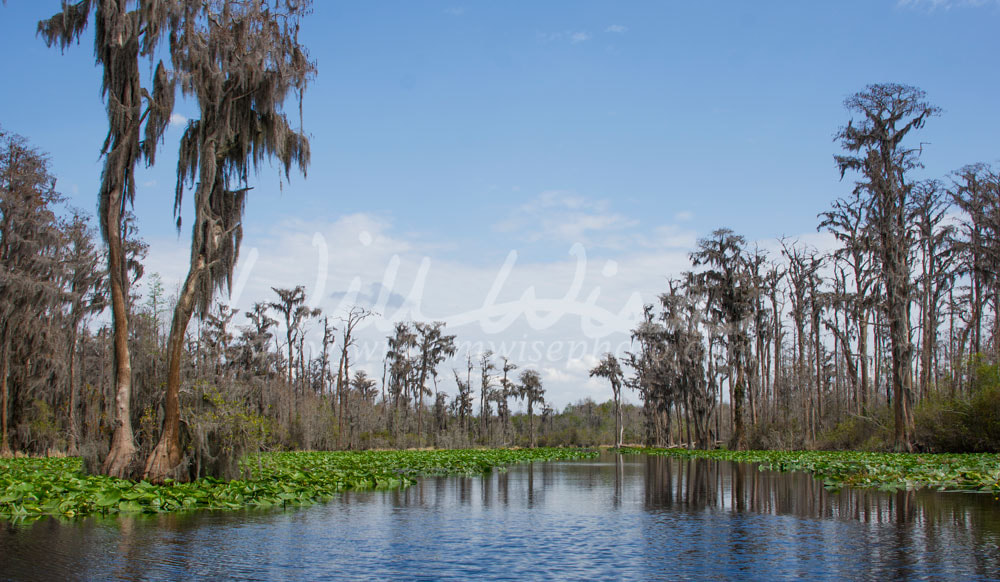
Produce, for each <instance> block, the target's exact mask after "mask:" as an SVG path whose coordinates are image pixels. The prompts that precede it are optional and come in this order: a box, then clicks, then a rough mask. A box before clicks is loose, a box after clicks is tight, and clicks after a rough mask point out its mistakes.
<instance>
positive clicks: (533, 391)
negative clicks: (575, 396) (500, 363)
mask: <svg viewBox="0 0 1000 582" xmlns="http://www.w3.org/2000/svg"><path fill="white" fill-rule="evenodd" d="M519 380H520V382H521V386H520V392H521V397H522V398H524V399H525V401H527V405H528V442H529V443H530V444H531V446H532V447H534V446H535V421H534V416H533V409H534V405H535V404H540V403H544V398H545V390H544V389H543V388H542V377H541V376H540V375H539V374H538V372H536V371H534V370H524V371H522V372H521V376H520V378H519ZM546 410H548V413H549V414H551V413H552V410H551V408H546Z"/></svg>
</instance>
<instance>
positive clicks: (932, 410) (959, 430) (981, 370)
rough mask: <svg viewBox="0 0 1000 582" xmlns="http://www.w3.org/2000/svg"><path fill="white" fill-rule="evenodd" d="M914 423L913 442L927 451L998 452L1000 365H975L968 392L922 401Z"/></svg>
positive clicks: (999, 441)
mask: <svg viewBox="0 0 1000 582" xmlns="http://www.w3.org/2000/svg"><path fill="white" fill-rule="evenodd" d="M914 425H915V440H916V443H917V445H918V446H919V447H920V448H921V449H924V450H927V451H934V452H951V453H965V452H969V453H987V452H1000V367H998V366H997V365H980V366H978V367H977V369H976V372H975V374H974V375H973V381H972V386H971V389H970V391H969V394H966V395H957V396H954V397H950V396H944V395H935V396H932V397H930V398H928V399H927V400H925V401H924V402H922V403H921V404H920V405H919V406H917V408H916V410H915V411H914Z"/></svg>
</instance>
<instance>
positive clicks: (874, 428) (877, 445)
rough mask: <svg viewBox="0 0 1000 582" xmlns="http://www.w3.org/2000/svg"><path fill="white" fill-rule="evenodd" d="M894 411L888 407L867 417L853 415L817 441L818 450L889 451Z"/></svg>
mask: <svg viewBox="0 0 1000 582" xmlns="http://www.w3.org/2000/svg"><path fill="white" fill-rule="evenodd" d="M892 426H893V420H892V411H891V410H890V409H889V407H887V406H882V407H878V408H876V409H874V410H871V411H870V412H869V413H868V414H867V415H851V416H849V417H847V418H846V419H844V420H842V421H840V422H839V423H837V425H836V426H834V427H833V428H831V429H829V430H826V431H823V432H821V433H820V434H819V436H818V438H817V439H816V448H817V449H820V450H828V451H846V450H856V451H888V450H890V448H891V443H892Z"/></svg>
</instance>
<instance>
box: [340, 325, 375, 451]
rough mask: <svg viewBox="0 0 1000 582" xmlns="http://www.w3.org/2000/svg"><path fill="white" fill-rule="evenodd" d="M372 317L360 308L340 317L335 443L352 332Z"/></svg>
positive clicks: (348, 362) (349, 371)
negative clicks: (341, 329)
mask: <svg viewBox="0 0 1000 582" xmlns="http://www.w3.org/2000/svg"><path fill="white" fill-rule="evenodd" d="M372 315H374V312H372V311H370V310H368V309H364V308H362V307H358V306H354V307H352V308H351V310H350V311H348V312H347V316H346V317H341V318H340V321H341V323H342V324H343V337H342V339H341V342H340V363H339V364H338V366H337V427H338V430H337V435H338V437H337V439H338V440H337V442H338V443H339V442H340V436H339V435H340V433H341V432H342V431H343V425H344V406H345V398H344V393H345V390H344V386H345V384H347V383H348V381H349V380H350V378H351V366H350V364H351V362H350V349H351V346H353V345H354V342H355V338H354V330H355V328H357V326H358V325H359V324H361V322H362V321H364V320H366V319H368V318H369V317H371V316H372Z"/></svg>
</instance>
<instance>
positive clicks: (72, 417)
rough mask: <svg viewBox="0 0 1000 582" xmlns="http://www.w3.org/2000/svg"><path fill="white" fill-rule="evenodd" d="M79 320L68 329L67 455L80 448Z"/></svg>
mask: <svg viewBox="0 0 1000 582" xmlns="http://www.w3.org/2000/svg"><path fill="white" fill-rule="evenodd" d="M79 325H80V323H79V321H73V322H71V327H70V331H69V366H68V368H69V370H68V376H69V451H68V453H69V455H70V456H76V455H78V454H79V448H80V427H79V425H78V423H77V418H76V401H77V390H76V337H77V328H78V326H79Z"/></svg>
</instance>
